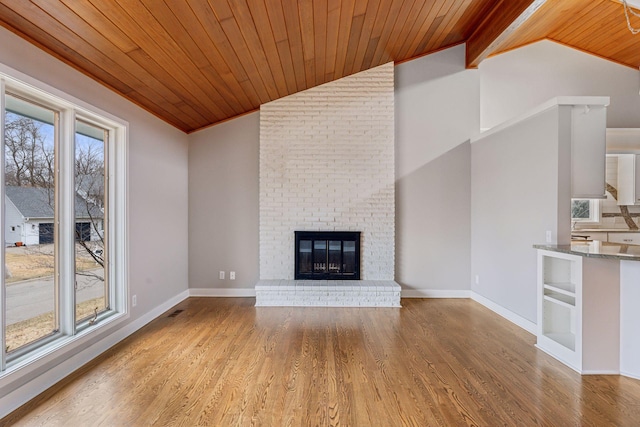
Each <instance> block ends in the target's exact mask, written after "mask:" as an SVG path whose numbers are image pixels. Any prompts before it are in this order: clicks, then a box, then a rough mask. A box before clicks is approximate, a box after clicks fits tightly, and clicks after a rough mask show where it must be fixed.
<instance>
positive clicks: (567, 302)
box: [544, 292, 576, 309]
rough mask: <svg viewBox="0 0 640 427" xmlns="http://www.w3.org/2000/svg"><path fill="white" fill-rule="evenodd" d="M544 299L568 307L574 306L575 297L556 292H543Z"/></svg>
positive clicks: (572, 307)
mask: <svg viewBox="0 0 640 427" xmlns="http://www.w3.org/2000/svg"><path fill="white" fill-rule="evenodd" d="M544 299H545V301H549V302H553V303H555V304H559V305H561V306H563V307H567V308H569V309H574V308H576V297H571V296H569V295H563V294H559V293H557V292H550V293H547V292H545V293H544Z"/></svg>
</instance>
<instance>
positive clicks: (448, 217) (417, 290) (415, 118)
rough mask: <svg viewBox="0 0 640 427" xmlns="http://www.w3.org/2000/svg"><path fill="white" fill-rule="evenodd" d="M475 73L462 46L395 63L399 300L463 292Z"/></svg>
mask: <svg viewBox="0 0 640 427" xmlns="http://www.w3.org/2000/svg"><path fill="white" fill-rule="evenodd" d="M478 79H479V74H478V71H477V70H466V69H465V50H464V46H463V45H460V46H456V47H453V48H451V49H447V50H444V51H441V52H438V53H435V54H432V55H427V56H424V57H422V58H419V59H415V60H413V61H409V62H406V63H403V64H400V65H398V66H396V83H395V86H396V98H395V102H396V281H397V282H398V283H400V284H401V285H402V287H403V295H414V296H415V295H431V296H455V295H463V294H459V293H458V294H457V293H456V292H457V291H460V290H467V291H468V290H469V287H470V284H469V274H470V271H469V267H470V262H471V261H470V253H471V240H470V239H471V234H470V233H471V232H470V200H471V182H470V171H471V160H470V159H471V150H470V148H469V144H468V143H466V141H468V139H469V138H470V137H472V136H474V135H476V134H477V133H478V131H479V127H480V125H479V123H480V115H479V109H478V106H479V103H480V93H479V80H478Z"/></svg>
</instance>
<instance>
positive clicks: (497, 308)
mask: <svg viewBox="0 0 640 427" xmlns="http://www.w3.org/2000/svg"><path fill="white" fill-rule="evenodd" d="M471 299H472V300H474V301H476V302H478V303H480V304H482V305H484V306H485V307H487V308H488V309H489V310H491V311H493V312H494V313H496V314H498V315H500V316H502V317H504V318H505V319H507V320H508V321H510V322H511V323H515V324H516V325H518V326H520V327H521V328H522V329H524V330H525V331H527V332H529V333H531V334H533V335H535V334H536V332H537V327H536V324H535V323H533V322H532V321H530V320H527V319H525V318H524V317H522V316H520V315H518V314H515V313H514V312H513V311H511V310H507V309H506V308H504V307H502V306H501V305H498V304H496V303H495V302H493V301H491V300H490V299H488V298H485V297H483V296H482V295H480V294H477V293H475V292H473V291H471Z"/></svg>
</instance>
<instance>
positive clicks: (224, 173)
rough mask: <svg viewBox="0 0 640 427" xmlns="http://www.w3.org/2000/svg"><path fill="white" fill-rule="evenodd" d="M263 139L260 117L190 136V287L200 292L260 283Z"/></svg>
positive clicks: (231, 122) (236, 120) (255, 114)
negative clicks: (232, 275)
mask: <svg viewBox="0 0 640 427" xmlns="http://www.w3.org/2000/svg"><path fill="white" fill-rule="evenodd" d="M259 137H260V114H259V113H257V112H255V113H251V114H248V115H246V116H243V117H239V118H237V119H234V120H230V121H228V122H225V123H222V124H219V125H216V126H213V127H210V128H208V129H204V130H202V131H199V132H196V133H193V134H191V135H189V286H190V287H191V288H193V289H200V290H203V289H207V290H208V291H201V292H202V293H209V294H216V292H217V294H218V295H220V294H222V292H221V291H220V290H218V291H211V289H216V288H217V289H227V288H232V289H233V288H245V289H249V288H250V289H251V292H253V288H254V286H255V284H256V283H257V282H258V279H259V268H258V267H259V264H258V231H259V226H258V220H259V218H258V150H259ZM219 271H225V273H226V274H225V279H224V280H221V279H219V276H218V272H219ZM229 271H235V272H236V280H235V281H233V280H230V279H229Z"/></svg>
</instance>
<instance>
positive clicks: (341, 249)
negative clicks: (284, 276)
mask: <svg viewBox="0 0 640 427" xmlns="http://www.w3.org/2000/svg"><path fill="white" fill-rule="evenodd" d="M295 243H296V244H295V280H360V232H359V231H296V232H295Z"/></svg>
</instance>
